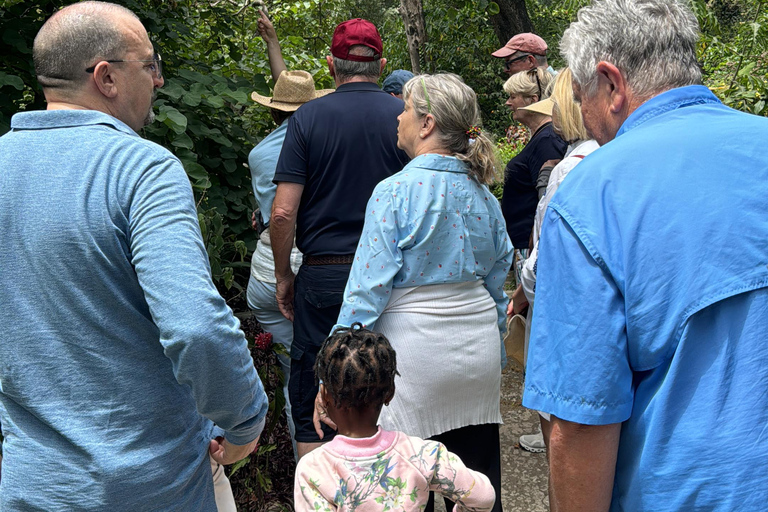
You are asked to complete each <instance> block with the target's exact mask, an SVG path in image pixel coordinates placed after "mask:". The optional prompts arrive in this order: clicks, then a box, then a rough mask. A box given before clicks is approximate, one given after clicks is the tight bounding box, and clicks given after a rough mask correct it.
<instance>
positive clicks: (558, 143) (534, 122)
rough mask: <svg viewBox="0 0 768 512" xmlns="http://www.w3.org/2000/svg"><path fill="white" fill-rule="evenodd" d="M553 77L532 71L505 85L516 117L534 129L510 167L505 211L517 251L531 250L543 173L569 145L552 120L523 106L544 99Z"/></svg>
mask: <svg viewBox="0 0 768 512" xmlns="http://www.w3.org/2000/svg"><path fill="white" fill-rule="evenodd" d="M551 81H552V76H551V75H550V74H549V73H547V72H546V71H541V70H540V69H538V68H536V69H532V70H530V71H523V72H521V73H517V74H515V75H512V76H511V77H510V78H509V79H508V80H507V81H506V83H505V84H504V92H506V93H507V94H509V99H508V100H507V102H506V105H507V106H508V107H509V109H510V110H511V111H512V117H513V118H514V120H515V121H518V122H520V123H522V124H524V125H525V126H527V127H528V129H530V130H531V140H530V142H528V145H526V146H525V148H523V150H522V151H521V152H520V153H519V154H518V155H517V156H515V157H514V158H513V159H512V160H510V161H509V163H508V164H507V168H506V171H505V173H504V194H503V196H502V199H501V210H502V212H503V213H504V219H505V220H506V222H507V233H509V238H510V240H512V245H514V246H515V249H517V250H523V251H524V250H527V249H528V241H529V238H530V235H531V229H532V228H533V217H534V214H535V213H536V204H537V203H538V201H539V195H538V192H537V189H536V184H537V181H538V177H539V170H540V169H541V168H542V166H543V165H544V163H545V162H547V161H548V160H559V159H561V158H563V155H564V154H565V150H566V148H567V144H566V143H565V142H564V141H563V140H562V139H561V138H560V137H558V136H557V134H556V133H555V132H554V130H553V129H552V117H551V116H548V115H545V114H542V113H540V112H533V111H530V110H524V109H523V107H526V106H528V105H531V104H533V103H536V102H538V101H539V100H540V99H544V95H545V94H546V93H545V91H546V90H547V86H548V85H549V83H550V82H551Z"/></svg>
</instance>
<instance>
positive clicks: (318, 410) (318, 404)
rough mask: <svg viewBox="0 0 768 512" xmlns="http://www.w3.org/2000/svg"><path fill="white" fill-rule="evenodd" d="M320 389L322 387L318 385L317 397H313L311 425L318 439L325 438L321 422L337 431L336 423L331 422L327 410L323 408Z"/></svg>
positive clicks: (323, 403) (323, 402)
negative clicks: (313, 407) (313, 405)
mask: <svg viewBox="0 0 768 512" xmlns="http://www.w3.org/2000/svg"><path fill="white" fill-rule="evenodd" d="M322 389H323V385H322V384H320V388H319V389H318V390H317V396H316V397H315V411H314V412H313V413H312V424H313V425H314V426H315V432H317V435H318V437H319V438H320V439H322V438H323V437H324V436H325V434H324V433H323V429H322V426H321V425H320V422H321V421H322V422H323V423H325V424H326V425H328V426H329V427H331V428H332V429H333V430H337V429H338V427H337V426H336V423H334V422H333V420H332V419H331V418H330V417H329V416H328V409H326V408H325V401H324V400H323V395H322V393H321V392H320V391H321V390H322Z"/></svg>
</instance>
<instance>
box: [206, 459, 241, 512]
mask: <svg viewBox="0 0 768 512" xmlns="http://www.w3.org/2000/svg"><path fill="white" fill-rule="evenodd" d="M209 458H210V459H211V473H213V492H214V494H215V495H216V508H217V509H218V510H219V512H237V507H236V506H235V496H234V494H232V486H231V485H230V484H229V478H227V475H226V474H225V473H224V466H222V465H221V464H219V463H218V462H216V461H215V460H213V457H210V455H209Z"/></svg>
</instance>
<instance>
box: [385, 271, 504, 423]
mask: <svg viewBox="0 0 768 512" xmlns="http://www.w3.org/2000/svg"><path fill="white" fill-rule="evenodd" d="M497 322H498V316H497V313H496V304H495V303H494V301H493V299H492V298H491V296H490V294H489V293H488V291H487V290H486V289H485V287H484V286H483V282H482V281H479V280H478V281H471V282H463V283H450V284H439V285H427V286H418V287H415V288H396V289H393V290H392V297H391V299H390V301H389V304H388V305H387V308H386V309H385V310H384V312H383V313H382V315H381V317H380V318H379V320H378V321H377V322H376V326H375V329H376V331H379V332H381V333H382V334H384V335H385V336H386V337H387V339H389V341H390V343H391V344H392V346H393V347H394V349H395V350H396V351H397V369H398V371H399V372H400V376H399V377H396V378H395V387H396V389H395V397H394V399H393V400H392V402H391V403H390V404H389V405H388V406H385V407H384V408H383V409H382V411H381V415H380V416H379V423H380V424H381V426H382V427H383V428H385V429H387V430H399V431H401V432H405V433H406V434H408V435H412V436H418V437H421V438H428V437H431V436H434V435H437V434H441V433H443V432H447V431H449V430H454V429H457V428H460V427H466V426H468V425H482V424H486V423H501V422H502V421H501V412H500V409H499V403H500V386H501V362H500V358H501V355H500V335H499V328H498V324H497Z"/></svg>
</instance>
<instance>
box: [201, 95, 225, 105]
mask: <svg viewBox="0 0 768 512" xmlns="http://www.w3.org/2000/svg"><path fill="white" fill-rule="evenodd" d="M205 102H206V103H208V104H209V105H210V106H212V107H213V108H221V107H223V106H224V98H222V97H221V96H218V95H216V96H208V97H207V98H205Z"/></svg>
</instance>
